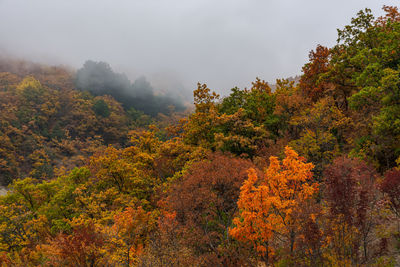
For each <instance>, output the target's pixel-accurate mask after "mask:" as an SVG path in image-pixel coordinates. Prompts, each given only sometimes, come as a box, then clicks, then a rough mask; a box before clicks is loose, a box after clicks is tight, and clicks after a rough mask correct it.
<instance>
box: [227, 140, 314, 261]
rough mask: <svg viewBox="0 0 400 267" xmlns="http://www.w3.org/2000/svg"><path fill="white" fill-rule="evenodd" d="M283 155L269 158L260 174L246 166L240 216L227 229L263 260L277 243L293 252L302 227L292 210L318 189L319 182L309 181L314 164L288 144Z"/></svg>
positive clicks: (275, 249) (295, 211) (296, 208)
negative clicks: (254, 250)
mask: <svg viewBox="0 0 400 267" xmlns="http://www.w3.org/2000/svg"><path fill="white" fill-rule="evenodd" d="M285 155H286V158H285V159H284V160H283V161H282V162H280V161H279V160H278V158H277V157H271V158H270V165H269V167H268V169H267V170H266V171H265V175H264V177H263V178H259V176H258V175H257V173H256V171H255V170H254V169H250V170H249V174H248V179H247V180H246V181H245V182H244V184H243V186H242V187H241V189H240V196H239V200H238V208H239V216H238V217H236V218H235V219H234V220H233V227H232V228H231V229H230V231H229V233H230V235H232V236H233V237H234V238H236V239H237V240H239V241H242V242H250V243H251V244H252V246H253V247H254V248H255V249H256V250H257V251H258V252H259V254H260V255H262V256H263V259H264V260H265V261H266V262H268V261H269V260H270V259H271V255H273V254H274V253H278V251H279V248H280V247H281V248H283V249H284V250H286V251H287V252H288V253H289V255H293V253H294V251H295V249H296V243H297V241H298V233H299V231H300V229H301V225H300V224H299V218H298V217H297V216H296V215H295V214H296V213H297V212H299V211H300V209H301V208H302V206H303V205H304V204H305V203H306V202H307V201H310V200H311V199H312V197H313V195H314V194H315V193H316V192H317V190H318V187H317V186H318V184H316V183H313V184H312V183H311V182H310V180H311V179H312V172H311V170H312V168H313V167H314V166H313V164H312V163H306V162H305V160H304V158H302V157H300V156H299V155H298V154H297V153H296V152H295V151H294V150H293V149H291V148H290V147H286V148H285ZM277 239H278V240H280V242H278V241H276V240H277Z"/></svg>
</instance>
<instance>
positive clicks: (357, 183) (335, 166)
mask: <svg viewBox="0 0 400 267" xmlns="http://www.w3.org/2000/svg"><path fill="white" fill-rule="evenodd" d="M376 177H377V174H376V171H375V170H374V169H373V168H371V167H370V166H368V165H367V164H366V163H364V162H362V161H360V160H358V159H351V158H348V157H340V158H337V159H335V161H334V162H333V163H332V164H331V165H330V166H328V167H327V168H326V170H325V172H324V178H325V179H326V182H325V192H324V193H325V201H326V202H327V205H328V208H329V215H330V218H331V231H332V232H331V233H332V236H331V242H332V243H331V245H332V248H333V253H332V254H331V255H332V256H333V257H337V258H335V260H337V261H340V262H342V263H345V262H347V263H349V262H351V263H352V264H357V262H359V261H360V259H362V261H363V262H364V263H365V262H367V261H368V259H369V257H370V250H371V247H370V242H371V235H372V233H373V229H374V224H375V223H376V222H375V221H374V216H375V214H374V212H375V211H374V208H375V205H376V202H377V190H376V187H375V179H376ZM361 247H362V252H361V251H359V249H360V248H361ZM361 255H362V256H361Z"/></svg>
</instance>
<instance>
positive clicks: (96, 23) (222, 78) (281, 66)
mask: <svg viewBox="0 0 400 267" xmlns="http://www.w3.org/2000/svg"><path fill="white" fill-rule="evenodd" d="M384 4H386V5H396V4H397V5H398V4H399V1H398V0H396V1H390V0H387V1H379V0H335V1H326V0H291V1H289V0H286V1H285V0H275V1H272V0H179V1H178V0H63V1H61V0H0V54H1V53H3V54H4V53H7V54H11V55H14V56H17V57H20V58H27V59H30V60H34V61H36V62H44V63H51V64H67V65H70V66H72V67H75V68H79V67H80V66H82V64H83V63H84V61H86V60H87V59H92V60H96V61H106V62H108V63H110V65H111V66H112V67H113V68H114V69H115V70H117V71H120V72H125V73H127V74H128V76H129V77H130V78H131V79H135V78H136V77H138V76H140V75H145V76H147V77H148V78H149V80H150V81H151V82H152V84H154V85H155V86H156V87H162V86H163V83H165V84H167V87H168V86H171V85H172V86H175V85H176V86H179V83H182V84H183V85H184V86H185V87H186V88H187V89H188V90H193V89H194V88H195V85H196V83H197V82H198V81H200V82H202V83H207V84H208V85H209V87H210V88H212V89H215V90H217V91H220V92H226V91H227V89H229V88H231V87H234V86H239V87H242V88H243V87H245V86H249V84H250V82H251V81H253V80H255V77H256V76H258V77H260V78H262V79H265V80H267V81H271V82H273V81H274V80H275V79H276V78H282V77H289V76H294V75H296V74H300V73H301V67H302V65H303V64H304V63H305V62H306V61H307V58H308V52H309V51H310V50H311V49H313V48H314V47H315V46H316V45H317V44H322V45H326V46H332V45H334V44H335V42H336V37H337V34H336V33H337V32H336V29H337V28H342V27H343V26H344V25H346V24H349V23H350V19H351V17H354V16H355V15H356V13H357V12H358V11H359V10H360V9H363V8H365V7H369V8H371V9H372V11H373V13H374V14H375V15H376V16H379V15H381V14H382V11H381V7H382V6H383V5H384Z"/></svg>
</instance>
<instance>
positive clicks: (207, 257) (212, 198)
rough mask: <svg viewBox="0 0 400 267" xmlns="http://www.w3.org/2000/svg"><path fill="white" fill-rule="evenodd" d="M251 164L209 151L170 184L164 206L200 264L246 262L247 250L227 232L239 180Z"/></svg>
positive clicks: (240, 180)
mask: <svg viewBox="0 0 400 267" xmlns="http://www.w3.org/2000/svg"><path fill="white" fill-rule="evenodd" d="M250 167H254V165H253V164H252V163H251V162H250V161H248V160H244V159H238V158H233V157H232V156H229V155H221V154H219V153H217V154H211V155H209V156H208V157H207V159H206V160H203V161H200V162H197V163H193V164H192V165H191V167H190V168H189V169H188V170H187V171H186V173H185V174H184V176H183V177H182V178H181V179H179V180H177V181H176V182H175V184H172V185H171V188H170V191H169V192H168V195H167V197H166V199H165V204H164V205H165V206H166V209H167V210H168V211H170V212H172V213H176V220H177V222H178V226H177V227H178V230H179V232H181V233H182V239H183V244H182V245H184V246H186V247H188V248H189V249H191V250H193V252H194V253H195V255H196V260H197V261H199V262H202V264H203V265H208V264H211V263H214V264H215V263H218V264H221V265H237V264H240V263H243V262H246V259H245V258H243V257H242V255H241V254H243V255H245V254H246V249H245V248H241V247H240V246H239V248H238V250H236V249H233V248H234V247H235V244H234V242H233V240H232V239H231V238H230V236H229V235H228V229H229V227H230V225H231V223H232V219H233V217H234V213H235V212H236V211H237V206H236V201H237V199H238V196H239V188H240V185H241V183H242V182H243V181H244V180H245V179H246V176H247V175H246V170H247V169H248V168H250Z"/></svg>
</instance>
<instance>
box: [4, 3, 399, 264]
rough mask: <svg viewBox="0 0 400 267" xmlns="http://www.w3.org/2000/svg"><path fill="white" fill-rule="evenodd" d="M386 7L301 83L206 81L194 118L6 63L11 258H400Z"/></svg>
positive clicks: (323, 54)
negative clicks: (226, 88)
mask: <svg viewBox="0 0 400 267" xmlns="http://www.w3.org/2000/svg"><path fill="white" fill-rule="evenodd" d="M383 10H384V12H385V14H384V15H383V16H381V17H379V18H374V16H373V15H372V13H371V10H369V9H364V10H361V11H360V12H359V13H357V16H356V17H355V18H353V19H352V20H351V22H350V24H349V25H347V26H345V27H344V28H343V29H339V30H338V42H337V44H336V45H334V46H333V47H325V46H322V45H318V46H317V47H316V48H315V49H314V50H312V51H311V52H310V54H309V61H308V62H307V63H306V64H305V65H304V67H303V68H302V71H303V73H302V75H301V76H300V77H296V78H289V79H279V80H277V81H276V84H275V85H272V84H269V83H267V82H266V81H264V80H262V79H260V78H256V79H255V81H254V82H253V83H252V84H251V85H250V87H249V88H243V89H241V88H238V87H234V88H232V90H231V91H230V93H229V95H227V96H220V95H218V94H217V93H216V92H213V90H212V89H210V88H209V87H208V86H207V85H206V84H201V83H199V84H198V85H197V89H196V90H194V92H193V96H194V105H193V106H192V108H190V107H189V108H188V110H187V111H185V112H175V111H174V108H173V107H167V106H166V104H168V103H172V102H173V101H172V102H168V101H167V102H163V103H162V106H160V107H159V108H162V109H160V110H162V111H163V114H158V115H157V114H154V112H153V113H151V114H150V113H149V114H146V113H144V112H145V110H146V109H145V108H148V107H145V106H143V105H142V104H144V103H152V105H157V103H158V102H157V101H161V99H163V97H158V96H157V95H153V94H152V93H151V94H150V97H151V98H150V99H147V100H146V101H147V102H146V101H141V100H140V99H139V98H136V96H135V97H134V99H135V101H137V102H136V104H140V105H142V106H141V107H142V108H143V109H138V110H136V109H134V108H133V109H132V108H131V107H130V106H129V105H127V103H122V104H121V103H119V102H118V101H116V100H115V99H114V98H113V97H111V96H110V95H106V94H104V92H110V91H112V88H113V87H112V86H113V85H112V84H108V83H104V81H103V82H101V86H100V87H96V88H87V90H88V91H82V90H86V89H84V88H81V87H82V84H80V85H79V86H78V85H77V84H76V76H75V74H74V72H73V71H70V70H67V69H65V68H63V67H50V66H44V65H38V64H34V63H29V62H25V61H17V60H4V59H0V111H1V112H0V182H1V184H2V185H4V186H7V188H6V189H5V191H4V192H3V190H1V191H0V192H1V194H3V195H2V196H0V264H1V265H2V266H398V265H399V264H400V261H399V253H400V249H399V247H400V242H399V240H400V227H399V225H400V124H399V121H400V104H399V103H400V79H399V77H400V69H399V66H400V52H399V51H400V14H399V12H398V9H397V7H389V6H384V7H383ZM90 64H92V65H93V64H94V63H90ZM90 64H88V65H87V66H86V67H85V68H84V70H82V71H83V72H82V71H81V72H80V75H82V73H84V72H85V71H89V70H90V69H87V68H88V67H90ZM95 65H96V64H94V65H93V66H95ZM101 65H102V64H100V65H99V66H98V67H101ZM103 67H106V71H107V72H108V73H109V75H111V76H112V77H117V78H118V77H119V78H118V79H117V80H119V81H122V82H123V84H125V85H126V86H128V87H132V86H134V84H131V83H130V81H129V80H128V79H127V78H126V77H125V76H124V75H122V74H116V73H113V72H112V71H111V69H110V68H109V66H107V65H104V64H103ZM93 77H94V76H93ZM93 77H92V78H91V79H92V80H91V81H90V82H91V84H90V85H93V86H97V85H98V82H99V83H100V81H97V80H96V78H95V77H94V78H93ZM123 84H122V85H123ZM86 85H87V86H86ZM86 85H85V86H84V87H85V88H86V87H90V86H89V85H88V84H86ZM120 85H121V84H120ZM125 85H124V86H125ZM76 88H80V89H81V90H77V89H76ZM99 90H100V91H99ZM90 92H92V93H93V94H92V93H90ZM113 93H114V94H115V93H118V92H113ZM111 95H112V94H111ZM119 97H120V98H118V99H123V95H119ZM138 99H139V100H138ZM131 100H132V99H131ZM121 101H122V100H121ZM181 108H182V107H181ZM178 110H180V109H179V108H178ZM0 189H2V188H0Z"/></svg>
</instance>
